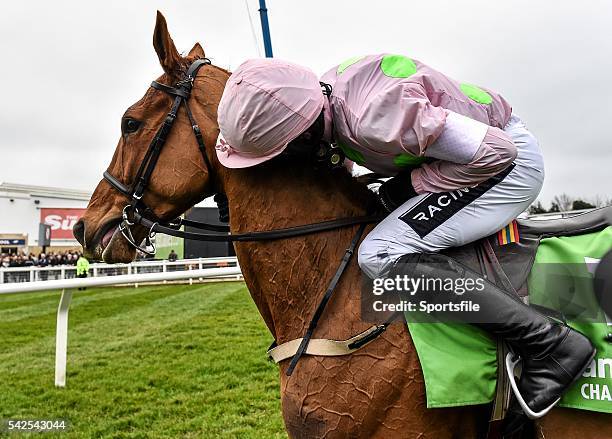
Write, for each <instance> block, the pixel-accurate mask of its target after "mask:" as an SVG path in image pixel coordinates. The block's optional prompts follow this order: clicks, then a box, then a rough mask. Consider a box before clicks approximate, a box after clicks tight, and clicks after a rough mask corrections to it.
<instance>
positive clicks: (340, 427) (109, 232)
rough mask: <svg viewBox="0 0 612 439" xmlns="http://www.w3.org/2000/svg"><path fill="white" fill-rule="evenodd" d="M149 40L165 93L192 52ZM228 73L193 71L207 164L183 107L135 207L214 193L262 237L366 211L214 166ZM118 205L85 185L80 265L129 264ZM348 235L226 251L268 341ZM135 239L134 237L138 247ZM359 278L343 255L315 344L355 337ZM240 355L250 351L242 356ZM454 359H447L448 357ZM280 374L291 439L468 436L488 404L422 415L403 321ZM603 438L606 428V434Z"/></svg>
mask: <svg viewBox="0 0 612 439" xmlns="http://www.w3.org/2000/svg"><path fill="white" fill-rule="evenodd" d="M153 44H154V47H155V51H156V52H157V55H158V57H159V60H160V63H161V66H162V68H163V70H164V72H165V73H164V75H162V76H161V77H160V78H159V79H158V81H159V82H161V83H164V84H168V85H172V84H174V83H175V82H176V81H177V80H178V79H180V77H181V75H183V74H184V72H185V69H186V68H187V66H189V65H190V64H191V62H192V61H193V60H195V59H197V58H203V57H204V51H203V49H202V47H201V46H200V45H199V44H197V43H196V45H195V46H194V47H193V48H192V49H191V51H190V52H189V53H188V55H187V56H186V57H182V56H181V55H179V53H178V51H177V50H176V48H175V46H174V43H173V41H172V39H171V38H170V35H169V33H168V30H167V25H166V21H165V19H164V18H163V16H162V15H161V14H159V13H158V16H157V23H156V26H155V31H154V36H153ZM228 77H229V72H227V71H226V70H223V69H221V68H219V67H216V66H213V65H205V66H203V67H202V68H201V69H200V71H199V73H198V76H197V78H196V80H195V83H194V87H193V91H192V96H191V99H190V107H191V109H192V111H193V113H194V117H195V119H196V120H197V121H198V123H199V125H200V127H201V129H202V132H203V133H204V141H205V144H206V146H207V150H206V153H207V156H208V158H209V160H210V162H211V166H210V168H209V167H208V166H207V165H206V164H205V162H204V160H203V159H202V156H201V154H200V152H199V150H198V145H197V143H196V140H195V138H194V136H193V133H192V130H191V126H190V124H189V121H188V118H187V115H186V114H185V109H184V108H181V110H180V111H179V115H178V118H177V121H176V123H175V124H174V127H173V128H172V131H171V133H170V135H169V136H168V140H167V143H166V145H165V146H164V148H163V150H162V152H161V155H160V157H159V161H158V163H157V166H156V168H155V171H154V172H153V174H152V179H151V181H150V184H149V185H148V187H147V190H146V191H145V194H144V198H143V201H144V202H145V204H146V205H148V206H151V207H153V210H154V213H155V214H156V215H157V216H158V217H160V218H162V219H171V218H175V217H177V216H178V215H180V214H182V213H183V212H185V211H186V210H187V209H189V208H190V207H191V206H193V205H194V204H196V203H197V202H198V201H200V200H201V199H203V198H204V197H207V196H210V195H211V194H213V193H216V192H220V193H225V194H226V195H227V197H228V199H229V208H230V228H231V230H232V232H233V233H240V232H245V231H262V230H271V229H277V228H281V227H288V226H294V225H298V224H307V223H314V222H319V221H324V220H330V219H335V218H341V217H349V216H358V215H364V214H365V213H366V206H367V205H368V204H369V203H371V202H372V194H371V193H370V192H369V191H368V190H367V189H366V188H365V187H364V186H363V185H361V184H359V183H357V182H356V181H355V180H354V179H352V178H351V176H350V175H349V174H348V172H340V173H337V172H335V173H331V172H329V171H324V170H318V171H317V170H315V169H311V168H309V167H308V166H298V164H296V165H295V166H287V162H283V161H278V160H272V161H270V162H268V163H265V164H263V165H259V166H256V167H253V168H248V169H232V170H230V169H226V168H224V167H223V166H221V165H220V163H219V162H218V161H217V159H216V156H215V150H214V145H215V142H216V138H217V135H218V132H219V130H218V126H217V122H216V119H217V105H218V102H219V100H220V98H221V94H222V91H223V87H224V84H225V82H226V80H227V78H228ZM171 104H172V100H171V97H170V96H168V95H167V94H165V93H163V92H161V91H158V90H155V89H153V88H150V89H149V90H148V91H147V93H146V94H145V96H144V97H143V98H142V99H141V100H140V101H138V102H137V103H136V104H134V105H132V106H131V107H130V108H128V110H127V111H126V112H125V114H124V116H123V120H122V135H121V138H120V140H119V144H118V146H117V149H116V150H115V154H114V156H113V159H112V161H111V164H110V166H109V168H108V171H109V172H110V173H111V174H112V175H114V176H115V177H117V178H118V179H119V180H121V181H122V182H123V183H125V184H129V183H131V182H132V179H133V178H134V175H135V174H136V171H137V169H138V166H139V165H140V163H141V161H142V160H143V156H144V154H145V151H146V149H147V147H148V145H149V143H150V141H151V139H152V137H153V136H154V134H155V132H156V130H157V129H158V127H159V126H160V124H161V123H162V121H163V119H164V117H165V115H166V112H167V111H168V109H169V108H170V106H171ZM126 204H127V199H126V198H125V197H124V196H123V195H121V194H120V193H119V192H117V191H116V190H115V189H113V188H112V187H111V186H110V185H109V184H108V183H107V182H106V181H105V180H102V181H101V182H100V183H99V185H98V187H97V188H96V190H95V192H94V194H93V196H92V198H91V201H90V202H89V206H88V208H87V211H86V212H85V215H84V216H83V218H82V219H81V221H80V222H79V223H78V224H77V225H76V226H75V236H76V237H77V239H78V240H79V241H80V242H81V243H82V245H83V248H84V251H85V253H86V255H88V256H89V257H90V258H94V259H103V260H104V261H105V262H109V263H113V262H129V261H132V260H133V259H134V257H135V250H134V248H133V247H132V246H131V245H130V244H129V243H128V242H127V241H126V240H125V238H124V237H123V236H122V235H121V233H118V232H117V227H116V226H117V224H118V223H119V220H120V218H121V212H122V209H123V207H124V206H125V205H126ZM355 230H356V226H355V227H349V228H346V229H340V230H336V231H328V232H323V233H318V234H315V235H309V236H304V237H297V238H291V239H285V240H278V241H272V242H257V243H237V244H236V245H235V248H236V254H237V256H238V259H239V261H240V266H241V268H242V271H243V274H244V279H245V281H246V284H247V285H248V288H249V291H250V293H251V295H252V297H253V300H254V301H255V303H256V305H257V308H258V309H259V312H260V313H261V315H262V317H263V319H264V321H265V323H266V325H267V326H268V328H269V330H270V332H271V333H272V334H273V336H274V338H275V339H276V340H277V342H278V343H283V342H286V341H289V340H292V339H295V338H299V337H301V336H302V335H303V334H304V333H305V330H306V327H307V325H308V322H309V320H310V318H311V316H312V314H313V312H314V310H315V308H316V306H317V304H318V302H319V301H320V299H321V295H322V294H323V292H324V290H325V287H326V286H327V283H328V282H329V280H330V278H331V277H332V276H333V274H334V271H335V269H336V265H337V264H338V262H339V260H340V258H341V257H342V255H343V253H344V249H345V248H346V246H347V245H348V244H349V242H350V240H351V237H352V236H353V234H354V233H355ZM146 233H147V232H146V230H144V229H142V228H140V229H136V230H135V236H136V238H137V239H143V238H144V237H145V235H146ZM360 282H361V280H360V273H359V268H358V266H357V264H356V262H355V260H354V259H353V260H352V262H351V263H350V265H349V267H348V268H347V270H346V272H345V274H344V275H343V277H342V279H341V281H340V283H339V285H338V287H337V290H336V293H335V296H334V298H333V300H332V301H331V302H330V303H329V305H328V307H327V309H326V311H325V313H324V315H323V318H322V319H321V321H320V323H319V327H318V328H317V331H316V337H320V338H331V339H347V338H349V337H351V336H353V335H354V334H357V333H360V332H361V331H363V330H365V329H366V328H368V327H369V324H368V323H366V322H363V321H362V320H361V319H360V294H359V291H360V287H361V285H360ZM253 355H263V353H261V352H254V353H253ZM458 361H460V360H458ZM287 367H288V361H284V362H282V363H281V365H280V381H281V383H280V384H281V399H282V411H283V417H284V420H285V425H286V428H287V432H288V433H289V435H290V436H291V437H304V438H315V437H328V438H334V437H337V438H346V437H355V438H376V437H380V438H432V439H434V438H435V439H443V438H476V437H482V436H483V434H484V433H485V432H486V429H487V420H488V415H489V407H488V406H471V407H461V408H449V409H427V407H426V399H425V387H424V380H423V375H422V372H421V368H420V366H419V360H418V358H417V354H416V350H415V348H414V345H413V344H412V341H411V338H410V334H409V332H408V330H407V327H406V325H405V323H397V324H393V325H391V326H390V327H389V329H388V330H387V331H386V332H385V333H384V334H383V335H382V336H381V337H379V338H378V339H376V340H375V341H374V342H372V343H370V344H369V345H367V346H366V347H364V348H363V349H361V350H359V351H357V352H356V353H354V354H353V355H350V356H345V357H323V358H321V357H312V356H305V357H303V358H302V359H301V360H300V362H299V363H298V365H297V368H296V369H295V372H294V373H293V375H292V376H291V377H288V376H286V374H285V371H286V368H287ZM611 419H612V418H610V417H609V416H607V415H601V414H593V413H587V412H581V411H567V410H562V409H557V410H554V411H553V412H551V414H549V415H548V416H547V417H546V418H545V419H543V420H542V421H541V422H540V423H539V424H538V426H537V427H538V428H537V433H538V436H539V437H550V438H561V437H562V438H580V439H585V438H588V437H591V438H596V437H598V438H599V437H604V436H605V437H612V425H611V423H610V422H609V421H610V420H611ZM605 431H608V433H607V434H606V433H605Z"/></svg>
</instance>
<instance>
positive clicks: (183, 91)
mask: <svg viewBox="0 0 612 439" xmlns="http://www.w3.org/2000/svg"><path fill="white" fill-rule="evenodd" d="M206 64H210V60H209V59H207V58H203V59H198V60H196V61H194V62H193V63H192V64H191V66H189V68H188V69H187V73H186V74H185V77H184V78H183V79H182V80H180V81H179V82H178V83H177V84H176V86H175V87H170V86H168V85H164V84H160V83H159V82H157V81H153V82H152V83H151V87H153V88H155V89H157V90H160V91H163V92H165V93H168V94H169V95H171V96H174V102H173V104H172V107H171V108H170V111H169V112H168V114H167V115H166V118H165V119H164V122H163V123H162V125H161V126H160V127H159V129H158V130H157V133H156V134H155V136H154V137H153V140H152V141H151V144H150V145H149V148H148V149H147V152H146V154H145V156H144V159H143V161H142V163H141V164H140V167H139V168H138V172H137V173H136V178H135V179H134V181H133V182H132V184H131V185H126V184H124V183H122V182H120V181H119V180H118V179H117V178H115V177H114V176H113V175H112V174H111V173H110V172H108V171H105V172H104V179H105V180H106V181H107V182H108V183H109V184H110V185H111V186H112V187H113V188H115V189H116V190H117V191H118V192H119V193H121V194H123V195H125V196H126V197H127V198H128V199H129V200H130V201H129V203H128V204H127V205H126V206H125V207H124V208H123V213H122V221H121V223H120V224H119V230H120V231H121V233H122V234H123V236H124V237H125V239H126V240H127V241H128V242H129V243H130V244H131V245H132V246H133V247H134V248H136V249H138V250H140V251H142V252H144V253H147V254H155V246H154V245H153V242H152V240H151V238H153V236H155V233H158V232H159V233H164V234H167V235H172V236H176V237H180V238H184V239H195V240H200V241H230V242H233V241H268V240H273V239H283V238H291V237H294V236H303V235H308V234H311V233H317V232H323V231H327V230H334V229H339V228H343V227H349V226H354V225H357V224H359V225H360V227H359V228H358V230H357V232H356V233H355V235H354V236H353V239H352V240H351V243H350V245H349V247H348V248H347V249H346V251H345V253H344V256H343V257H342V260H341V261H340V264H339V266H338V268H337V270H336V273H335V274H334V277H333V278H332V279H331V282H330V284H329V286H328V288H327V290H326V291H325V294H324V296H323V298H322V300H321V302H320V304H319V306H318V307H317V310H316V312H315V314H314V316H313V317H312V319H311V321H310V324H309V326H308V330H307V332H306V334H305V335H304V337H303V339H302V342H301V343H300V346H299V349H298V351H297V352H296V354H295V355H294V356H293V358H292V361H291V364H290V366H289V368H288V370H287V375H291V373H292V372H293V369H294V368H295V366H296V364H297V362H298V360H299V359H300V357H301V356H302V355H303V354H304V353H305V352H306V349H307V347H308V344H309V341H310V339H311V337H312V334H313V332H314V330H315V328H316V326H317V323H318V321H319V318H320V317H321V315H322V314H323V310H324V308H325V306H326V304H327V303H328V302H329V300H330V298H331V296H332V294H333V292H334V290H335V288H336V286H337V284H338V282H339V280H340V277H341V276H342V274H343V273H344V271H345V269H346V267H347V266H348V263H349V261H350V260H351V258H352V256H353V253H354V251H355V249H356V246H357V245H358V243H359V241H360V239H361V236H362V235H363V233H364V231H365V226H366V224H369V223H375V222H378V221H380V220H381V219H382V218H383V217H384V215H364V216H356V217H347V218H338V219H334V220H330V221H323V222H318V223H313V224H305V225H300V226H295V227H287V228H283V229H275V230H267V231H261V232H248V233H241V234H233V235H232V234H230V233H229V227H228V226H222V225H216V224H207V223H203V222H199V221H191V220H187V219H183V218H180V217H179V218H177V219H175V220H172V221H169V222H163V221H161V220H159V219H158V218H157V216H156V215H155V214H154V213H153V210H152V209H151V208H150V207H148V206H147V205H146V204H145V203H144V202H143V201H142V196H143V194H144V191H145V190H146V188H147V186H148V184H149V181H150V180H151V175H152V174H153V170H154V169H155V166H156V165H157V161H158V159H159V155H160V154H161V150H162V148H163V147H164V145H165V143H166V139H167V138H168V135H169V134H170V130H171V129H172V126H173V125H174V122H175V120H176V117H177V114H178V111H179V109H180V107H181V104H184V105H185V110H186V112H187V117H189V122H190V123H191V128H192V130H193V134H194V135H195V138H196V140H197V142H198V148H199V149H200V152H201V153H202V158H203V160H204V164H205V166H206V168H207V170H208V172H209V173H210V171H211V170H212V169H213V167H212V166H211V163H210V160H209V158H208V155H207V153H206V147H205V144H204V139H203V137H202V132H201V131H200V127H199V126H198V124H197V123H196V121H195V119H194V117H193V113H192V112H191V109H190V108H189V103H188V101H189V97H190V96H191V89H192V88H193V83H194V79H195V77H196V75H197V73H198V70H199V69H200V68H201V67H202V66H204V65H206ZM332 152H333V151H332ZM332 155H333V154H332ZM332 155H329V156H330V158H332ZM331 162H332V164H337V163H334V160H333V159H332V160H331ZM148 216H152V217H153V218H155V219H154V220H151V219H149V218H148ZM134 225H141V226H143V227H145V228H147V229H148V230H149V232H148V233H147V236H146V238H145V244H144V246H142V245H139V244H138V243H137V242H136V239H135V238H134V236H133V234H132V230H131V227H132V226H134ZM181 226H189V227H194V228H197V229H201V230H208V231H211V232H216V233H194V232H186V231H182V230H180V228H181ZM395 316H396V314H394V317H393V319H394V318H395ZM391 321H392V320H389V321H388V322H387V323H385V324H383V325H379V327H378V328H377V330H376V331H375V332H374V333H372V334H371V335H370V336H369V339H372V338H376V337H378V336H379V335H380V334H381V333H382V332H384V331H385V330H386V328H387V326H388V325H389V324H390V323H391Z"/></svg>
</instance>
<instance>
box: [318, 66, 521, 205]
mask: <svg viewBox="0 0 612 439" xmlns="http://www.w3.org/2000/svg"><path fill="white" fill-rule="evenodd" d="M321 81H323V82H326V83H328V84H330V85H331V86H332V89H333V91H332V94H331V96H330V97H329V99H328V100H326V102H325V106H324V108H325V121H326V124H325V125H326V137H327V138H328V139H331V138H332V136H333V138H334V140H335V141H336V142H337V143H338V145H339V146H340V147H341V148H342V149H343V150H344V152H345V154H346V156H347V157H348V158H349V159H350V160H352V161H354V162H355V163H357V164H359V165H362V166H365V167H366V168H368V169H370V170H372V171H374V172H378V173H381V174H383V175H387V176H394V175H396V174H398V173H399V172H401V171H402V170H405V169H412V171H411V180H412V184H413V186H414V188H415V190H416V191H417V193H424V192H443V191H448V190H453V189H458V188H463V187H469V186H474V185H476V184H478V183H480V182H482V181H484V180H486V179H487V178H489V177H491V176H493V175H495V174H497V173H498V172H500V171H502V170H503V169H505V168H506V167H507V166H509V165H510V164H511V163H512V161H513V160H514V159H515V157H516V153H517V152H516V147H515V146H514V143H513V142H512V140H511V139H510V138H509V137H508V135H507V134H506V133H505V132H504V131H503V128H504V126H505V125H506V123H507V122H508V120H509V119H510V115H511V113H512V108H511V106H510V104H508V102H507V101H506V100H505V99H504V98H503V97H501V96H500V95H499V94H497V93H495V92H493V91H490V90H487V89H484V88H481V87H477V86H475V85H472V84H467V83H460V82H458V81H456V80H454V79H451V78H449V77H448V76H446V75H444V74H442V73H440V72H438V71H437V70H434V69H432V68H431V67H429V66H427V65H425V64H423V63H421V62H420V61H417V60H414V59H411V58H408V57H405V56H402V55H389V54H379V55H371V56H364V57H356V58H351V59H349V60H347V61H345V62H344V63H342V64H340V65H339V66H336V67H334V68H333V69H331V70H330V71H328V72H327V73H325V74H324V75H323V77H322V78H321Z"/></svg>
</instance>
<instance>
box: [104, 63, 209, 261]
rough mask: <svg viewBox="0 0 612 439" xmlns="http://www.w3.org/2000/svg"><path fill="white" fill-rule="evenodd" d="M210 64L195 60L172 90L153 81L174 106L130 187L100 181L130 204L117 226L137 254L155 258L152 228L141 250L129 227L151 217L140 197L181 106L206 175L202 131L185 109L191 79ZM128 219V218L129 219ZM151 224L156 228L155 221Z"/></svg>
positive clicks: (111, 178)
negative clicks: (143, 215)
mask: <svg viewBox="0 0 612 439" xmlns="http://www.w3.org/2000/svg"><path fill="white" fill-rule="evenodd" d="M207 64H210V60H209V59H208V58H203V59H197V60H195V61H194V62H193V63H192V64H191V65H190V66H189V68H188V69H187V72H186V73H185V77H184V78H183V79H181V80H180V81H179V82H177V84H176V86H175V87H170V86H168V85H165V84H161V83H159V82H157V81H153V82H152V83H151V87H153V88H155V89H157V90H160V91H163V92H164V93H168V94H169V95H171V96H174V102H173V103H172V107H171V108H170V111H169V112H168V114H167V115H166V118H165V119H164V122H163V123H162V125H161V126H160V127H159V129H158V130H157V133H155V136H154V137H153V140H152V141H151V143H150V144H149V148H148V149H147V152H146V154H145V156H144V158H143V160H142V163H141V164H140V167H139V168H138V172H137V173H136V178H135V179H134V181H133V182H132V184H131V185H129V186H127V185H125V184H123V183H121V182H120V181H119V179H117V178H115V177H114V176H113V175H112V174H111V173H110V172H108V171H105V172H104V179H105V180H106V181H107V182H108V183H109V184H110V185H111V186H112V187H114V188H115V189H116V190H117V191H119V192H120V193H121V194H123V195H125V196H126V197H128V198H129V199H130V203H129V204H127V205H126V206H125V207H124V208H123V213H122V221H121V224H120V225H119V228H120V230H121V233H122V234H123V236H124V237H125V239H126V240H127V241H128V242H129V243H130V244H131V245H132V246H134V247H135V248H136V249H137V250H140V251H141V252H143V253H146V254H149V255H151V254H155V246H154V245H153V241H152V240H151V238H153V236H154V234H155V231H154V230H153V226H152V225H151V226H150V227H149V233H148V234H147V237H146V238H145V246H144V247H143V246H141V245H139V244H138V243H137V242H136V240H135V238H134V235H133V234H132V230H131V227H132V226H134V225H135V224H137V223H138V222H140V221H134V217H135V216H136V215H140V214H141V213H145V212H146V213H147V214H149V215H151V214H152V213H153V210H152V209H151V208H149V207H148V206H147V205H146V204H145V203H144V202H143V201H142V196H143V194H144V191H145V189H146V188H147V186H148V184H149V181H150V180H151V175H152V174H153V170H154V169H155V166H156V165H157V161H158V159H159V155H160V154H161V151H162V148H163V147H164V145H165V144H166V139H167V138H168V135H169V134H170V130H171V129H172V126H173V125H174V122H175V121H176V117H177V114H178V111H179V109H180V107H181V104H184V105H185V110H186V112H187V117H188V118H189V122H190V123H191V129H192V131H193V134H194V136H195V138H196V141H197V142H198V148H199V150H200V153H201V154H202V158H203V159H204V164H205V166H206V168H207V169H208V170H209V171H210V170H211V169H212V166H211V165H210V160H209V159H208V155H207V154H206V145H205V144H204V138H203V137H202V131H201V130H200V127H199V125H198V124H197V122H196V120H195V118H194V117H193V113H192V112H191V109H190V108H189V97H190V96H191V89H192V88H193V82H194V80H195V77H196V76H197V74H198V70H200V68H201V67H202V66H204V65H207ZM130 215H131V217H130ZM154 224H158V222H157V221H156V222H155V223H154ZM173 225H174V226H175V227H176V225H175V224H173Z"/></svg>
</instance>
